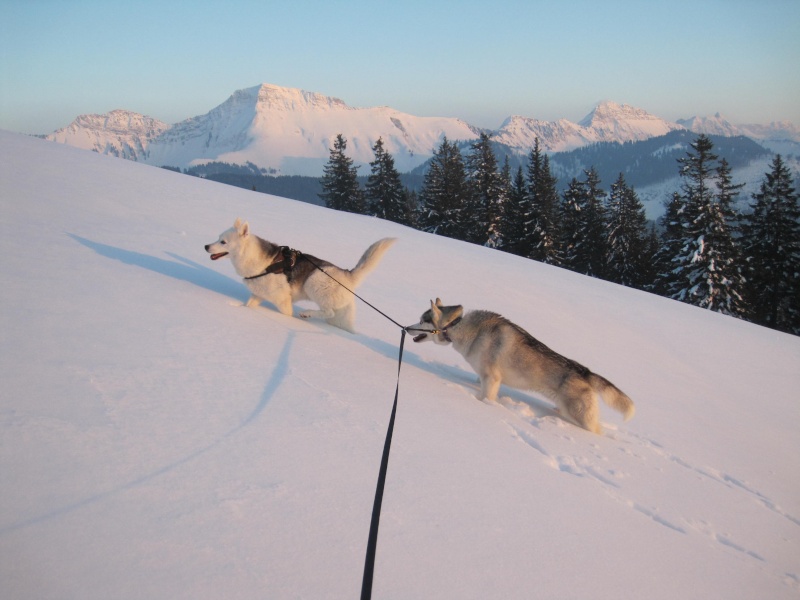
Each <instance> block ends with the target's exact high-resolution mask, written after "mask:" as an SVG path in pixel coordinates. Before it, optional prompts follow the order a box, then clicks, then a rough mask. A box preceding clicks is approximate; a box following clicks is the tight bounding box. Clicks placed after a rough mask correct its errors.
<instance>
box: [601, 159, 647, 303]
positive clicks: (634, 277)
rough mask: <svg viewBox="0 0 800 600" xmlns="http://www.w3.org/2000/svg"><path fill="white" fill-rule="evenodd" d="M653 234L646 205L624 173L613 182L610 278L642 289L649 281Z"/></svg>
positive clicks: (610, 206) (609, 217)
mask: <svg viewBox="0 0 800 600" xmlns="http://www.w3.org/2000/svg"><path fill="white" fill-rule="evenodd" d="M651 239H652V238H651V237H650V234H649V232H648V228H647V218H646V217H645V213H644V206H643V205H642V203H641V201H640V200H639V197H638V196H637V195H636V192H635V191H634V190H633V188H630V187H628V184H627V183H626V182H625V176H624V175H623V174H622V173H620V174H619V178H618V179H617V181H616V182H615V183H613V184H612V185H611V193H610V194H609V203H608V266H607V273H606V274H607V277H608V279H609V280H610V281H613V282H615V283H619V284H622V285H626V286H628V287H635V288H639V289H643V288H644V287H645V285H646V284H648V283H649V273H648V265H649V264H650V263H651V262H652V255H649V256H648V254H649V252H651V251H652V250H651V247H650V246H649V243H650V240H651Z"/></svg>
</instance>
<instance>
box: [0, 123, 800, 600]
mask: <svg viewBox="0 0 800 600" xmlns="http://www.w3.org/2000/svg"><path fill="white" fill-rule="evenodd" d="M0 180H2V182H3V184H2V189H3V193H4V197H6V198H8V199H9V201H7V202H5V203H4V207H3V209H4V213H3V215H4V219H3V220H2V223H1V224H0V228H2V235H0V253H2V256H3V260H2V262H0V278H1V279H2V281H3V285H2V286H0V305H2V308H3V310H2V313H0V314H1V315H2V317H0V318H2V321H0V323H2V325H1V330H2V333H3V334H2V336H0V356H2V360H0V379H1V380H2V382H3V393H2V394H0V440H2V452H0V489H2V494H0V556H2V560H0V581H2V590H3V594H2V595H3V597H4V598H13V599H14V600H39V599H43V598H80V599H81V600H101V599H103V600H104V599H108V598H114V599H115V600H141V599H142V598H146V599H166V598H170V599H181V600H182V599H188V598H193V599H194V598H198V599H202V598H215V599H217V598H226V599H236V600H239V599H242V600H251V599H259V598H270V599H276V600H283V599H288V598H312V599H317V598H319V599H328V598H330V599H338V598H353V597H358V593H359V588H360V585H361V576H362V571H363V564H364V555H365V548H366V543H367V537H368V531H369V522H370V515H371V508H372V501H373V498H374V493H375V483H376V481H377V478H378V469H379V465H380V456H381V451H382V449H383V444H384V436H385V433H386V427H387V424H388V421H389V417H390V414H391V407H392V400H393V396H394V392H395V385H396V383H397V378H398V350H399V344H400V331H399V328H397V327H395V326H394V325H392V324H391V323H390V322H389V321H387V320H386V319H385V318H384V317H382V316H381V315H379V314H378V313H376V312H375V311H373V310H371V309H370V308H369V307H367V306H366V305H364V304H363V303H359V304H358V308H357V318H356V329H357V331H358V333H357V334H355V335H351V334H347V333H344V332H342V331H340V330H337V329H335V328H332V327H329V326H327V325H326V324H325V323H323V322H320V321H317V320H309V321H303V320H300V319H296V318H289V317H284V316H282V315H280V314H278V313H277V312H276V311H275V310H274V309H273V308H272V307H269V306H266V305H265V306H264V307H262V308H260V309H247V308H244V307H243V306H242V304H243V303H244V302H245V301H246V300H247V297H248V294H247V291H246V288H245V287H244V285H243V284H242V282H241V280H240V279H239V278H237V277H236V276H235V274H234V272H233V269H232V267H231V265H230V263H229V262H225V261H224V260H221V261H215V262H212V261H211V260H209V257H208V254H207V253H206V252H205V250H204V249H203V245H204V244H208V243H209V242H211V241H213V240H215V239H216V237H217V234H218V233H219V232H220V231H221V230H222V229H225V228H227V227H229V226H230V225H231V224H232V222H233V220H234V218H235V217H236V216H241V217H243V218H246V219H248V221H249V222H250V225H251V227H252V230H253V231H254V232H255V233H257V234H258V235H262V236H264V237H266V238H267V239H269V240H272V241H274V242H276V243H279V244H290V245H291V246H292V247H294V248H298V249H301V250H304V251H307V252H310V253H312V254H314V255H317V256H320V257H324V258H327V259H329V260H332V261H333V262H335V263H337V264H339V265H341V266H343V267H352V266H353V265H354V264H355V262H356V261H357V260H358V257H359V256H360V255H361V253H362V252H363V250H364V249H365V248H366V247H367V246H368V245H369V244H370V243H372V242H374V241H375V240H377V239H379V238H382V237H387V236H391V237H396V238H398V242H397V244H395V246H394V247H393V248H392V249H391V250H390V251H389V253H387V255H386V257H385V258H384V259H383V262H382V263H381V265H380V266H379V267H378V268H377V269H376V270H375V272H374V273H372V274H371V275H370V276H369V277H368V278H367V279H366V280H365V282H364V284H363V285H362V286H361V287H360V288H359V290H358V291H359V294H360V295H361V296H362V297H363V298H365V299H366V300H368V301H370V302H371V303H372V304H374V306H376V307H378V308H380V309H381V310H383V311H385V312H386V314H388V315H390V316H392V317H393V318H395V319H397V320H398V321H399V322H401V323H414V322H416V321H417V319H418V317H419V315H420V313H421V312H422V311H423V310H424V309H425V308H426V305H427V304H428V302H429V298H431V297H433V298H435V297H436V296H437V295H441V296H442V299H443V300H444V301H445V302H446V303H455V302H459V303H463V304H464V305H465V307H466V308H467V309H480V308H485V309H488V310H494V311H497V312H500V313H502V314H504V315H505V316H506V317H508V318H510V319H512V320H513V321H514V322H516V323H519V324H520V325H521V326H523V327H525V328H526V329H528V330H529V331H530V332H531V333H532V334H533V335H535V336H536V338H538V339H539V340H541V341H542V342H543V343H546V344H547V345H548V346H550V347H551V348H553V349H554V350H556V351H558V352H561V353H563V354H565V355H566V356H568V357H570V358H573V359H575V360H577V361H579V362H580V363H582V364H585V365H586V366H587V367H589V368H591V369H592V370H594V371H597V372H599V373H601V374H602V375H604V376H606V377H608V378H609V379H610V380H611V381H613V382H614V383H615V384H617V385H619V386H620V387H621V388H622V389H623V390H625V392H626V393H628V394H629V395H630V396H631V397H632V398H633V399H634V401H635V402H636V406H637V411H636V416H635V417H634V418H633V419H632V420H631V421H628V422H627V423H623V422H622V421H621V419H620V418H619V416H618V415H617V414H616V413H615V412H613V411H611V410H609V409H608V408H606V407H602V408H601V418H602V420H603V422H604V426H605V428H606V433H605V435H603V436H597V435H593V434H590V433H588V432H586V431H583V430H581V429H578V428H577V427H575V426H573V425H571V424H569V423H567V422H565V421H564V420H563V419H562V418H560V417H559V416H558V414H557V413H556V411H555V410H554V407H553V405H552V403H551V402H550V401H548V400H547V398H545V397H543V396H540V395H538V394H535V393H528V392H522V391H518V390H512V389H510V388H506V387H503V388H501V393H500V398H499V400H498V402H496V403H485V402H480V401H478V400H476V399H475V397H474V396H473V393H474V391H475V390H476V387H475V381H476V377H475V375H474V373H473V372H472V370H471V368H470V367H469V365H468V364H467V363H466V361H464V360H463V359H462V358H461V356H460V355H459V354H457V353H456V352H455V351H453V350H452V349H451V348H448V347H442V346H437V345H434V344H414V343H412V342H411V340H410V339H408V340H406V343H405V351H404V354H403V364H402V368H401V370H400V384H399V398H398V409H397V415H396V422H395V428H394V438H393V441H392V447H391V454H390V460H389V466H388V472H387V477H386V489H385V494H384V497H383V506H382V511H381V523H380V534H379V536H378V545H377V557H376V565H375V566H376V569H375V580H374V595H373V597H375V598H424V599H431V600H440V599H441V600H447V599H452V598H463V599H466V600H469V599H486V598H503V599H508V600H523V599H529V598H546V599H547V598H551V599H552V598H585V599H591V600H612V599H614V600H616V599H627V598H643V599H647V600H674V599H676V598H680V599H710V598H769V599H771V600H784V599H785V600H790V599H793V600H796V599H797V596H798V591H799V590H800V554H798V548H799V547H800V526H798V524H800V504H799V503H798V493H797V490H798V487H797V486H798V483H797V473H798V472H800V436H798V435H797V430H798V427H799V426H800V403H798V402H797V390H798V389H800V371H798V369H797V365H798V364H800V338H798V337H797V336H790V335H787V334H782V333H778V332H776V331H772V330H769V329H765V328H763V327H758V326H756V325H753V324H750V323H746V322H744V321H741V320H737V319H734V318H731V317H726V316H723V315H720V314H717V313H711V312H709V311H706V310H703V309H700V308H697V307H693V306H688V305H686V304H682V303H679V302H675V301H671V300H667V299H665V298H660V297H658V296H654V295H652V294H646V293H643V292H640V291H636V290H633V289H629V288H625V287H622V286H618V285H614V284H610V283H607V282H604V281H601V280H598V279H594V278H590V277H585V276H581V275H578V274H576V273H572V272H569V271H566V270H563V269H559V268H556V267H552V266H548V265H544V264H541V263H538V262H535V261H530V260H525V259H522V258H520V257H516V256H511V255H508V254H505V253H503V252H500V251H496V250H491V249H488V248H483V247H480V246H475V245H471V244H466V243H463V242H458V241H456V240H451V239H447V238H442V237H438V236H435V235H431V234H426V233H423V232H419V231H414V230H412V229H409V228H407V227H402V226H399V225H396V224H394V223H390V222H387V221H383V220H380V219H375V218H370V217H365V216H361V215H353V214H349V213H343V212H337V211H332V210H328V209H325V208H321V207H318V206H311V205H309V204H304V203H301V202H294V201H291V200H286V199H284V198H278V197H266V198H267V199H266V200H265V196H264V195H262V194H254V193H253V192H250V191H247V190H242V189H238V188H234V187H231V186H225V185H220V184H217V183H214V182H211V181H207V180H204V179H200V178H197V177H187V176H184V175H179V174H176V173H172V172H169V171H166V170H163V169H153V168H148V167H146V166H143V165H141V164H137V163H135V162H132V161H124V160H114V159H111V158H109V157H107V156H102V155H98V154H95V153H92V152H85V151H78V150H76V149H74V148H70V147H65V146H63V145H57V144H51V143H46V142H44V141H42V140H40V139H35V138H31V137H28V136H23V135H18V134H10V133H7V132H0ZM43 285H44V286H45V287H44V288H43V287H42V286H43ZM43 289H44V290H45V291H46V292H47V293H42V290H43ZM51 292H55V293H51ZM301 306H302V307H303V308H305V303H301ZM299 308H300V306H298V309H299Z"/></svg>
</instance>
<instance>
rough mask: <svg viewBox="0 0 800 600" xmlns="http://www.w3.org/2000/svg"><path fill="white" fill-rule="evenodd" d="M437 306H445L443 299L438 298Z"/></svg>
mask: <svg viewBox="0 0 800 600" xmlns="http://www.w3.org/2000/svg"><path fill="white" fill-rule="evenodd" d="M436 306H444V305H443V304H442V299H441V298H437V299H436Z"/></svg>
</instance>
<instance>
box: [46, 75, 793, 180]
mask: <svg viewBox="0 0 800 600" xmlns="http://www.w3.org/2000/svg"><path fill="white" fill-rule="evenodd" d="M681 129H688V130H691V131H694V132H695V133H713V134H716V135H745V136H747V137H750V138H752V139H755V140H756V141H759V142H774V143H776V144H780V145H781V150H782V151H784V152H786V150H785V148H786V147H788V148H790V149H793V148H794V147H795V146H798V147H800V130H799V129H798V128H797V127H795V126H794V125H793V124H791V123H788V122H776V123H771V124H769V125H748V126H735V125H733V124H731V123H730V122H729V121H727V119H724V117H721V115H720V114H719V113H717V115H715V117H692V118H690V119H684V120H679V121H678V122H675V123H673V122H670V121H667V120H665V119H662V118H660V117H657V116H655V115H652V114H650V113H648V112H647V111H645V110H644V109H641V108H637V107H634V106H630V105H628V104H618V103H615V102H611V101H603V102H600V103H598V104H597V105H596V106H595V107H594V109H593V110H592V111H591V112H590V113H589V114H588V115H587V116H586V117H584V118H583V119H582V120H581V121H579V122H578V123H573V122H572V121H569V120H567V119H559V120H557V121H542V120H538V119H534V118H530V117H524V116H519V115H515V116H510V117H508V118H507V119H505V120H504V121H503V123H502V124H501V126H500V128H499V129H497V130H492V131H487V130H484V129H480V128H477V127H474V126H472V125H470V124H468V123H467V122H465V121H463V120H461V119H457V118H454V117H418V116H415V115H411V114H408V113H403V112H401V111H398V110H396V109H393V108H391V107H388V106H377V107H369V108H357V107H352V106H349V105H348V104H346V103H345V102H344V101H343V100H341V99H339V98H336V97H333V96H326V95H324V94H320V93H317V92H309V91H306V90H302V89H299V88H287V87H282V86H278V85H274V84H269V83H262V84H260V85H258V86H254V87H250V88H243V89H240V90H236V91H235V92H234V93H233V94H231V96H230V97H229V98H228V99H227V100H225V101H224V102H223V103H222V104H220V105H218V106H217V107H215V108H213V109H211V110H210V111H209V112H207V113H205V114H203V115H197V116H194V117H190V118H188V119H185V120H183V121H180V122H178V123H175V124H173V125H169V124H166V123H163V122H162V121H159V120H158V119H154V118H152V117H148V116H146V115H141V114H139V113H135V112H132V111H125V110H121V109H118V110H113V111H111V112H109V113H107V114H104V115H80V116H78V117H77V118H76V119H75V121H73V122H72V123H71V124H70V125H69V126H67V127H65V128H62V129H59V130H57V131H55V132H53V133H51V134H48V135H46V136H43V137H44V138H45V139H48V140H51V141H56V142H60V143H65V144H68V145H73V146H78V147H81V148H84V149H90V150H94V151H96V152H100V153H102V154H112V155H114V156H119V157H121V158H127V159H130V160H136V161H139V162H144V163H146V164H151V165H155V166H172V167H179V168H188V167H191V166H196V165H199V164H204V163H207V162H229V163H233V164H245V163H248V162H250V163H253V164H255V165H257V166H258V167H260V168H263V169H266V170H267V171H268V172H270V173H272V174H275V175H308V176H319V175H321V173H322V168H323V166H324V164H325V163H326V162H327V159H328V158H329V153H330V148H331V147H332V145H333V141H334V140H335V138H336V135H337V134H340V133H341V134H342V135H344V137H345V139H346V140H347V142H348V147H347V150H346V152H347V154H348V155H349V156H351V157H352V158H353V160H354V162H355V164H356V165H366V164H368V163H369V162H371V161H372V160H373V158H374V155H373V153H372V146H373V145H374V143H375V141H377V139H378V138H382V139H383V142H384V148H385V150H386V151H387V152H389V153H390V154H392V156H393V157H394V158H395V162H396V166H397V168H398V170H399V171H401V172H408V171H411V170H412V169H414V168H415V167H418V166H419V165H421V164H423V163H424V162H425V161H426V160H428V159H429V158H430V157H431V156H432V155H433V153H434V151H435V150H436V148H437V147H438V146H439V145H440V143H441V141H442V139H443V138H444V137H447V138H448V139H451V140H461V141H469V140H473V139H477V138H478V137H479V135H480V134H481V133H483V132H486V133H489V134H490V135H491V137H492V139H493V140H495V141H497V142H498V143H502V144H504V145H506V146H508V147H509V148H511V149H512V150H513V151H515V152H517V153H519V154H521V155H524V154H527V153H528V152H529V151H530V149H531V148H532V146H533V143H534V140H535V139H537V138H538V139H539V143H540V147H541V149H542V150H543V151H544V152H558V151H569V150H573V149H576V148H580V147H583V146H586V145H588V144H592V143H597V142H629V141H641V140H645V139H649V138H651V137H658V136H661V135H665V134H667V133H669V132H671V131H676V130H681ZM725 132H728V133H725ZM787 145H788V146H787Z"/></svg>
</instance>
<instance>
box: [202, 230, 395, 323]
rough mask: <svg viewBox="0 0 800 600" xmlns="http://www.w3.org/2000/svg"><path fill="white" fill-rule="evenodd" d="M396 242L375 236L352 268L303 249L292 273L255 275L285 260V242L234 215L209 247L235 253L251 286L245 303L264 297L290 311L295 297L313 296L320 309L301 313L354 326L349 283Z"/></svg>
mask: <svg viewBox="0 0 800 600" xmlns="http://www.w3.org/2000/svg"><path fill="white" fill-rule="evenodd" d="M394 242H395V238H384V239H382V240H379V241H377V242H375V243H374V244H372V245H371V246H370V247H369V248H367V250H366V251H365V252H364V254H363V256H362V257H361V259H360V260H359V261H358V264H357V265H356V266H355V267H353V268H352V269H349V270H347V269H340V268H339V267H337V266H336V265H334V264H331V263H330V262H328V261H326V260H323V259H321V258H317V257H315V256H312V255H310V254H299V255H298V256H297V261H296V262H295V264H294V266H293V267H292V268H291V273H290V276H288V277H287V273H271V274H269V275H264V276H262V277H257V276H258V275H260V274H262V273H264V271H265V270H266V269H267V267H269V266H270V265H271V264H273V263H274V262H276V261H280V260H281V256H282V255H281V247H280V246H278V245H276V244H273V243H272V242H268V241H267V240H265V239H262V238H260V237H258V236H256V235H254V234H252V233H250V227H249V225H248V224H247V223H246V222H244V223H243V222H242V221H241V220H240V219H236V222H235V223H234V224H233V227H231V228H230V229H227V230H226V231H223V232H222V233H221V234H220V236H219V239H218V240H217V241H216V242H214V243H212V244H208V245H207V246H206V247H205V249H206V252H208V253H209V254H210V255H211V260H218V259H220V258H222V257H224V256H227V257H229V258H230V259H231V262H232V263H233V268H234V269H236V273H238V275H239V276H240V277H242V278H244V283H245V285H246V286H247V287H248V288H249V289H250V293H251V296H250V298H249V299H248V301H247V306H258V305H259V304H261V302H262V301H266V302H271V303H272V304H274V305H275V307H276V308H277V309H278V311H280V312H281V313H283V314H284V315H292V312H293V308H292V303H293V302H297V301H298V300H311V301H313V302H315V303H316V304H317V305H318V306H319V310H305V311H303V312H301V313H300V317H301V318H304V319H307V318H309V317H319V318H322V319H325V320H326V321H327V322H328V323H330V324H331V325H335V326H336V327H339V328H341V329H344V330H345V331H349V332H353V324H354V320H355V310H356V307H355V296H353V294H352V293H351V291H348V289H349V290H352V291H355V289H356V288H357V287H358V286H359V285H360V284H361V282H362V281H363V280H364V278H365V277H366V276H367V275H368V274H369V273H370V272H372V271H373V270H374V269H375V267H377V266H378V263H379V262H380V260H381V258H382V257H383V254H384V253H385V252H386V251H387V250H388V249H389V248H390V247H391V245H392V244H394ZM318 267H319V268H318ZM320 269H321V270H320ZM323 271H324V272H323ZM326 273H327V274H326ZM329 275H330V276H329ZM248 278H252V279H248ZM332 278H333V279H332ZM334 279H335V281H334ZM337 282H338V283H337ZM343 286H346V288H348V289H345V287H343Z"/></svg>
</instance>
